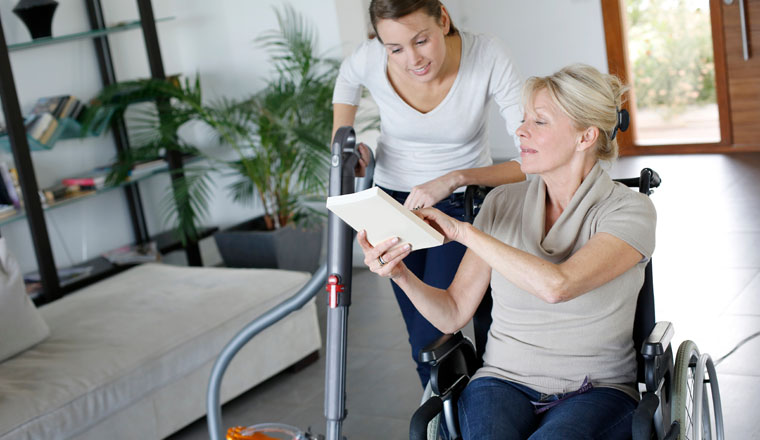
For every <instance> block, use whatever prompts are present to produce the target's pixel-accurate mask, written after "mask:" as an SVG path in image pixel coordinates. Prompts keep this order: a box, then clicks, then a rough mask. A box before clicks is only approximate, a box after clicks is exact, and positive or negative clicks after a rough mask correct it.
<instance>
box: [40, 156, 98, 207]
mask: <svg viewBox="0 0 760 440" xmlns="http://www.w3.org/2000/svg"><path fill="white" fill-rule="evenodd" d="M110 171H111V167H107V166H106V167H100V168H95V169H94V170H92V171H89V172H86V173H83V174H81V175H79V176H74V177H67V178H65V179H62V180H61V182H60V183H58V184H56V185H53V186H51V187H48V188H43V189H42V190H40V199H41V200H42V202H43V204H45V205H47V206H51V205H53V204H55V203H57V202H60V201H62V200H65V199H71V198H75V197H81V196H85V195H88V194H92V193H93V192H95V191H97V190H99V189H101V188H104V187H105V186H106V179H107V178H108V173H109V172H110Z"/></svg>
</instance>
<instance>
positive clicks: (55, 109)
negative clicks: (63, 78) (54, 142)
mask: <svg viewBox="0 0 760 440" xmlns="http://www.w3.org/2000/svg"><path fill="white" fill-rule="evenodd" d="M84 110H85V105H84V103H82V101H80V100H78V99H77V98H75V97H74V96H71V95H61V96H50V97H45V98H40V99H38V100H37V103H36V104H35V106H34V108H33V109H32V112H31V113H30V114H29V115H28V116H27V117H26V120H25V121H24V126H25V127H26V133H27V134H28V135H29V136H31V137H32V138H33V139H35V140H36V141H38V142H40V143H41V144H47V143H48V142H50V140H51V139H52V138H53V135H54V134H55V132H56V130H57V129H58V126H59V124H60V122H59V121H60V120H61V119H63V118H70V119H75V120H76V119H78V118H79V117H80V116H81V115H82V114H83V113H84Z"/></svg>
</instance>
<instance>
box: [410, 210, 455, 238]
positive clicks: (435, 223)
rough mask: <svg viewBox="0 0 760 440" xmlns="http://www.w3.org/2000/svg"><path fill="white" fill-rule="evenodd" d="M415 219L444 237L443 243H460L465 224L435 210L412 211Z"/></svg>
mask: <svg viewBox="0 0 760 440" xmlns="http://www.w3.org/2000/svg"><path fill="white" fill-rule="evenodd" d="M414 213H415V214H417V217H419V218H421V219H422V220H424V221H425V223H427V224H429V225H430V226H432V227H433V229H435V230H436V231H438V232H440V233H441V235H443V237H444V242H445V243H448V242H450V241H461V240H462V238H463V236H464V229H465V223H464V222H460V221H459V220H456V219H454V218H452V217H449V216H448V215H446V214H444V213H443V212H441V211H439V210H437V209H435V208H424V209H420V210H416V211H414Z"/></svg>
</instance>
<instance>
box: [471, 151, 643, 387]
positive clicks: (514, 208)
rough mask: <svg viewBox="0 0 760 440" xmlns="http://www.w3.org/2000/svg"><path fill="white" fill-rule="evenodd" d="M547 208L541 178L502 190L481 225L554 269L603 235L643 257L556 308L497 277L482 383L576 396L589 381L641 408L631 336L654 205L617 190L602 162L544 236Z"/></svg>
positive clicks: (492, 195)
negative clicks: (636, 402)
mask: <svg viewBox="0 0 760 440" xmlns="http://www.w3.org/2000/svg"><path fill="white" fill-rule="evenodd" d="M545 201H546V186H545V185H544V182H543V180H542V179H540V178H539V177H538V176H530V177H529V179H528V180H527V181H525V182H522V183H515V184H509V185H503V186H500V187H498V188H496V189H494V190H493V191H491V193H490V194H489V195H488V197H487V198H486V201H485V202H484V205H483V208H482V209H481V211H480V213H479V215H478V217H477V218H476V220H475V226H476V227H477V228H478V229H480V230H482V231H484V232H485V233H487V234H490V235H492V236H494V237H496V238H497V239H499V240H501V241H503V242H504V243H507V244H509V245H511V246H514V247H516V248H518V249H521V250H523V251H526V252H529V253H531V254H533V255H536V256H539V257H541V258H543V259H545V260H547V261H550V262H552V263H561V262H563V261H565V260H566V259H567V258H569V257H570V256H571V255H572V254H573V253H575V252H576V251H578V250H579V249H580V248H581V247H582V246H583V245H584V244H586V242H588V240H589V239H591V237H593V236H594V235H595V234H597V233H608V234H611V235H614V236H615V237H617V238H620V239H621V240H623V241H625V242H626V243H628V244H629V245H631V246H633V248H635V249H636V250H638V251H639V252H640V253H641V254H642V255H643V256H644V258H643V259H642V260H641V261H640V262H639V263H638V264H637V265H636V266H634V267H633V268H631V269H630V270H628V271H627V272H625V273H624V274H622V275H620V276H619V277H617V278H616V279H614V280H612V281H610V282H608V283H607V284H605V285H602V286H600V287H598V288H596V289H594V290H591V291H589V292H587V293H585V294H583V295H581V296H579V297H577V298H575V299H573V300H570V301H567V302H564V303H559V304H549V303H546V302H544V301H543V300H541V299H539V298H537V297H536V296H534V295H532V294H530V293H528V292H526V291H524V290H522V289H520V288H518V287H517V286H515V285H514V284H512V283H511V282H510V281H509V280H507V279H506V278H504V277H503V276H502V275H501V274H499V273H498V272H496V271H492V275H491V287H492V291H493V299H494V305H493V310H492V315H493V324H492V325H491V329H490V331H489V334H488V343H487V345H486V352H485V356H484V366H483V367H482V368H481V369H480V370H478V372H477V373H476V375H475V378H478V377H482V376H493V377H498V378H502V379H507V380H510V381H513V382H517V383H520V384H523V385H526V386H528V387H530V388H533V389H534V390H536V391H539V392H541V393H545V394H554V393H563V392H568V391H572V390H575V389H577V388H578V387H579V386H580V385H581V383H582V382H583V379H584V378H585V377H586V376H588V377H589V379H590V380H591V382H592V383H593V384H594V386H608V387H614V388H617V389H620V390H623V391H625V392H626V393H628V394H630V395H631V396H632V397H634V398H636V399H638V393H637V390H636V388H635V381H636V361H635V352H634V348H633V341H632V336H631V335H632V329H633V317H634V312H635V308H636V298H637V295H638V292H639V289H640V288H641V285H642V283H643V280H644V268H645V267H646V263H647V261H648V260H649V258H650V257H651V255H652V252H653V251H654V244H655V223H656V213H655V209H654V206H653V204H652V202H651V201H650V200H649V198H648V197H647V196H645V195H643V194H640V193H638V192H636V191H633V190H631V189H630V188H627V187H625V186H624V185H622V184H619V183H615V182H614V181H613V180H612V179H611V178H610V177H609V175H608V174H607V173H606V172H605V171H604V170H603V169H602V167H601V165H600V164H599V163H597V164H596V165H595V166H594V168H593V169H592V170H591V171H590V172H589V174H588V175H587V176H586V178H585V179H584V180H583V182H582V184H581V186H580V187H579V188H578V190H577V191H576V193H575V194H574V195H573V198H572V199H571V201H570V203H569V204H568V206H567V207H566V208H565V210H564V212H563V213H562V215H561V216H560V217H559V219H558V220H557V222H556V223H555V224H554V225H553V226H552V228H551V229H550V230H549V232H548V233H546V234H544V229H545V228H544V220H545V210H546V204H545Z"/></svg>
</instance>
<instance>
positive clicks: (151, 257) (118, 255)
mask: <svg viewBox="0 0 760 440" xmlns="http://www.w3.org/2000/svg"><path fill="white" fill-rule="evenodd" d="M103 257H105V258H106V259H107V260H108V261H110V262H111V263H113V264H115V265H117V266H118V265H125V264H140V263H150V262H152V261H159V260H160V259H161V254H160V253H159V252H158V245H157V244H156V242H155V241H151V242H148V243H145V244H138V245H128V246H123V247H120V248H118V249H114V250H112V251H109V252H106V253H104V254H103Z"/></svg>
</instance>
